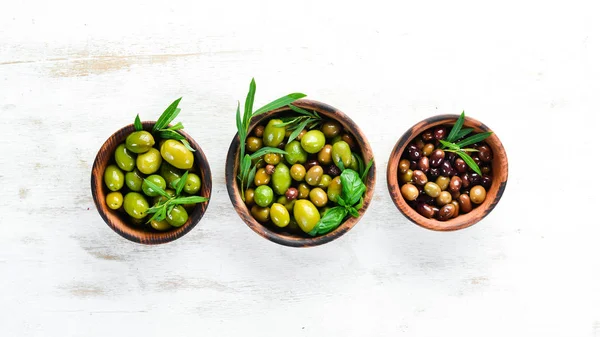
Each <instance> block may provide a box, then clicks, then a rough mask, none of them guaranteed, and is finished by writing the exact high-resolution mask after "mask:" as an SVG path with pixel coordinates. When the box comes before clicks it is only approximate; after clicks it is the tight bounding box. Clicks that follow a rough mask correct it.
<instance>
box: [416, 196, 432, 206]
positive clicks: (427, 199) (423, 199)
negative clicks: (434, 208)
mask: <svg viewBox="0 0 600 337" xmlns="http://www.w3.org/2000/svg"><path fill="white" fill-rule="evenodd" d="M417 202H421V203H425V204H429V205H435V198H432V197H430V196H428V195H427V194H421V195H419V196H418V197H417Z"/></svg>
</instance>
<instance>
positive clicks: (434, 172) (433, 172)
mask: <svg viewBox="0 0 600 337" xmlns="http://www.w3.org/2000/svg"><path fill="white" fill-rule="evenodd" d="M440 172H441V169H440V168H439V167H432V168H430V169H429V176H430V177H431V178H432V179H433V178H437V177H439V176H440Z"/></svg>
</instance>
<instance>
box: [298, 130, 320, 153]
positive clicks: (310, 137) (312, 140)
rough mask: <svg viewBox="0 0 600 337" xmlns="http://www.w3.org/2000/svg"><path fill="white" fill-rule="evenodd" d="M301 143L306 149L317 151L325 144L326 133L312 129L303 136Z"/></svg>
mask: <svg viewBox="0 0 600 337" xmlns="http://www.w3.org/2000/svg"><path fill="white" fill-rule="evenodd" d="M301 145H302V148H303V149H304V151H306V152H308V153H317V152H319V151H321V149H322V148H323V146H325V135H324V134H323V132H321V131H319V130H310V131H308V132H307V133H306V134H305V135H304V136H303V137H302V140H301Z"/></svg>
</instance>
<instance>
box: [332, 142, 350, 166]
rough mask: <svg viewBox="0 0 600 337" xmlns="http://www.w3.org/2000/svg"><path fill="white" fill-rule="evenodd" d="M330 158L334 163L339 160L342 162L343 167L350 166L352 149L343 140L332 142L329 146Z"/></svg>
mask: <svg viewBox="0 0 600 337" xmlns="http://www.w3.org/2000/svg"><path fill="white" fill-rule="evenodd" d="M331 159H332V160H333V163H334V164H335V163H338V162H339V161H341V162H342V164H344V167H350V165H352V151H351V150H350V145H348V143H346V142H345V141H343V140H341V141H339V142H337V143H334V144H333V146H332V148H331Z"/></svg>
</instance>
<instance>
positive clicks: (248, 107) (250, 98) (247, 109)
mask: <svg viewBox="0 0 600 337" xmlns="http://www.w3.org/2000/svg"><path fill="white" fill-rule="evenodd" d="M255 94H256V82H254V78H252V81H250V89H249V90H248V95H247V96H246V104H244V120H243V122H244V123H243V125H244V128H245V129H246V130H247V129H248V126H249V124H250V119H252V108H253V106H254V95H255Z"/></svg>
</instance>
